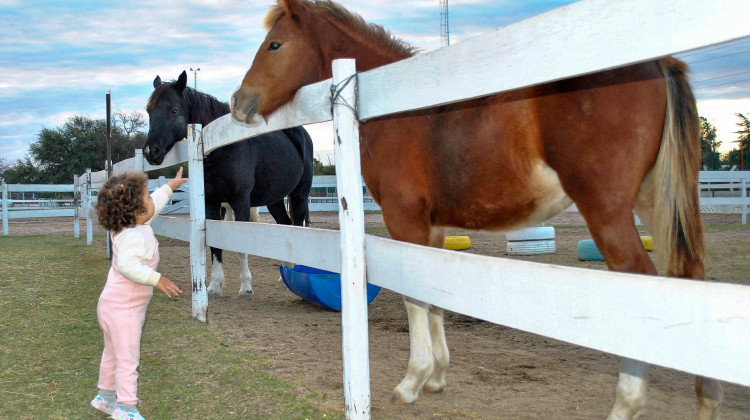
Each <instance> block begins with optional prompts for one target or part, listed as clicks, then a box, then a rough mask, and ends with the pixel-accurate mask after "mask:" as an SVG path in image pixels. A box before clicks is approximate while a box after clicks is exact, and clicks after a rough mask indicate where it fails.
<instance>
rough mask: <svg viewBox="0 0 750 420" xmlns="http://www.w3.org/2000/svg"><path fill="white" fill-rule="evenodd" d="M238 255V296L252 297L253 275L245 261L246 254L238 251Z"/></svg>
mask: <svg viewBox="0 0 750 420" xmlns="http://www.w3.org/2000/svg"><path fill="white" fill-rule="evenodd" d="M239 256H240V270H242V272H241V273H240V297H243V298H246V299H253V298H254V297H255V296H254V295H253V275H252V274H251V273H250V267H249V265H248V263H247V254H243V253H239Z"/></svg>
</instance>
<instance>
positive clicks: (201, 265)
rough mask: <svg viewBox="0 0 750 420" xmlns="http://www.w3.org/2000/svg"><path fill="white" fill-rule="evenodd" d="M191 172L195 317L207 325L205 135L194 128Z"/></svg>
mask: <svg viewBox="0 0 750 420" xmlns="http://www.w3.org/2000/svg"><path fill="white" fill-rule="evenodd" d="M188 141H189V142H190V148H189V150H188V156H189V159H188V170H189V171H190V272H191V275H192V292H193V293H192V298H193V318H196V319H197V320H199V321H202V322H208V291H207V290H206V203H205V194H206V193H205V191H204V189H203V187H204V186H203V136H202V135H201V134H196V129H195V127H193V128H192V129H191V130H190V132H189V133H188Z"/></svg>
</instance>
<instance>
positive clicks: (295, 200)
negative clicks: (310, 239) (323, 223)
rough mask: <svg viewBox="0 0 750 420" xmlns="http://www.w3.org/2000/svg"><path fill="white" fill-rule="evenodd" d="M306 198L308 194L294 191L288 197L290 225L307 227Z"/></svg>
mask: <svg viewBox="0 0 750 420" xmlns="http://www.w3.org/2000/svg"><path fill="white" fill-rule="evenodd" d="M308 193H309V191H308ZM307 197H308V194H299V193H297V192H296V191H293V192H292V194H290V195H289V210H290V213H291V214H292V224H294V225H295V226H308V225H309V224H310V217H309V213H308V212H309V210H308V208H307Z"/></svg>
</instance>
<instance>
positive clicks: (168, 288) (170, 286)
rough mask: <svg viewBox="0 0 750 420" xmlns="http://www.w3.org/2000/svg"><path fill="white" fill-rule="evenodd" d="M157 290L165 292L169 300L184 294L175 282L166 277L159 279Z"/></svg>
mask: <svg viewBox="0 0 750 420" xmlns="http://www.w3.org/2000/svg"><path fill="white" fill-rule="evenodd" d="M156 288H157V289H159V290H161V291H162V292H164V294H165V295H167V297H168V298H171V297H177V296H179V295H180V293H182V290H180V288H179V287H177V285H176V284H174V282H173V281H172V280H170V279H168V278H166V277H164V276H161V278H159V282H158V283H156Z"/></svg>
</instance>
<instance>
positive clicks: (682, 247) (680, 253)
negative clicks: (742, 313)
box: [651, 58, 705, 277]
mask: <svg viewBox="0 0 750 420" xmlns="http://www.w3.org/2000/svg"><path fill="white" fill-rule="evenodd" d="M659 64H660V66H661V69H662V73H663V74H664V79H665V81H666V88H667V112H666V116H665V121H664V134H663V138H662V143H661V149H660V150H659V156H658V157H657V160H656V166H655V167H654V181H655V182H654V185H655V189H654V213H653V225H652V229H651V230H652V232H651V233H652V235H653V236H654V246H655V247H656V248H657V252H658V253H659V254H660V255H661V257H662V259H663V260H664V262H665V263H666V270H667V275H673V276H681V277H684V276H688V277H702V276H703V274H704V273H703V265H702V261H703V256H704V254H705V246H704V242H703V223H702V221H701V214H700V203H699V199H698V170H699V168H700V128H699V127H700V125H699V120H698V111H697V109H696V106H695V97H694V96H693V93H692V92H691V90H690V86H689V84H688V82H687V76H686V75H685V72H686V65H685V64H684V63H682V62H680V61H678V60H676V59H672V58H667V59H663V60H661V61H660V62H659ZM698 266H699V267H698Z"/></svg>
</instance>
